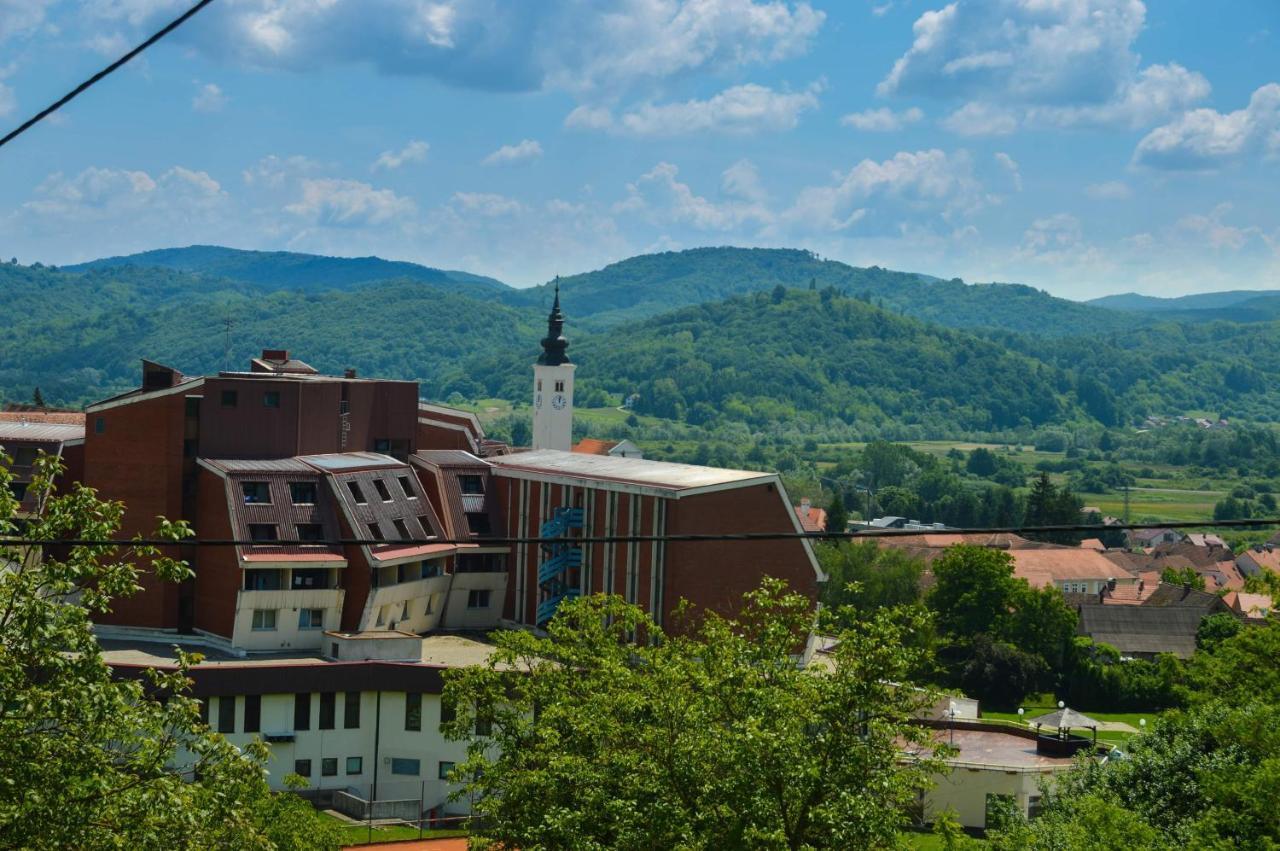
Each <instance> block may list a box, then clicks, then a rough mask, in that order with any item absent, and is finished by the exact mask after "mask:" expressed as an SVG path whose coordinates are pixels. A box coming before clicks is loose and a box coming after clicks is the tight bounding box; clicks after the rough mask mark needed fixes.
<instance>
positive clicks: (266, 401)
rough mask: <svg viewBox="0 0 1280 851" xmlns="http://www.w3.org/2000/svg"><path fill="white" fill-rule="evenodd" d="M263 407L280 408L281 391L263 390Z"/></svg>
mask: <svg viewBox="0 0 1280 851" xmlns="http://www.w3.org/2000/svg"><path fill="white" fill-rule="evenodd" d="M262 407H264V408H278V407H280V391H279V390H265V391H263V393H262Z"/></svg>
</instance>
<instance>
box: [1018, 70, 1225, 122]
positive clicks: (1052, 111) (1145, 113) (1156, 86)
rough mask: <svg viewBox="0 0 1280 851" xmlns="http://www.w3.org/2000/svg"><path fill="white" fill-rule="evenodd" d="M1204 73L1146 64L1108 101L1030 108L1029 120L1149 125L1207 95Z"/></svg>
mask: <svg viewBox="0 0 1280 851" xmlns="http://www.w3.org/2000/svg"><path fill="white" fill-rule="evenodd" d="M1209 92H1210V86H1209V81H1208V80H1206V79H1205V78H1204V75H1202V74H1200V73H1197V72H1195V71H1188V70H1187V69H1186V68H1183V67H1182V66H1181V65H1178V64H1176V63H1170V64H1168V65H1149V66H1147V67H1146V68H1144V69H1142V72H1141V73H1139V74H1138V75H1137V77H1135V78H1134V79H1132V80H1130V81H1125V82H1123V83H1122V84H1121V86H1120V88H1119V89H1118V90H1117V92H1116V95H1115V97H1114V98H1112V99H1111V100H1109V101H1107V102H1105V103H1101V104H1089V105H1084V106H1046V107H1037V108H1033V109H1032V110H1031V111H1030V115H1029V117H1030V119H1031V120H1032V121H1036V122H1043V123H1045V124H1050V125H1054V126H1058V127H1074V126H1081V125H1084V126H1119V127H1129V128H1133V129H1136V128H1139V127H1150V126H1151V125H1152V124H1154V123H1155V122H1157V121H1162V120H1164V119H1165V118H1168V117H1169V116H1171V115H1176V114H1177V113H1179V112H1181V111H1182V110H1185V109H1187V108H1188V107H1190V106H1191V105H1193V104H1195V103H1198V102H1199V101H1202V100H1204V99H1205V98H1206V97H1208V96H1209Z"/></svg>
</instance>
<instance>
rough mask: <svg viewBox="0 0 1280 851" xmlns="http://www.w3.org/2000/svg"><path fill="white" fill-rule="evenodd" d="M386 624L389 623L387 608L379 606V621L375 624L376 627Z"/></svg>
mask: <svg viewBox="0 0 1280 851" xmlns="http://www.w3.org/2000/svg"><path fill="white" fill-rule="evenodd" d="M386 622H387V607H386V606H379V607H378V619H377V620H376V621H375V622H374V626H382V625H383V624H384V623H386Z"/></svg>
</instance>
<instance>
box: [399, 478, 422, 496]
mask: <svg viewBox="0 0 1280 851" xmlns="http://www.w3.org/2000/svg"><path fill="white" fill-rule="evenodd" d="M400 490H402V491H404V495H405V496H406V497H407V498H409V499H417V498H418V495H417V494H416V493H414V492H413V485H412V484H410V482H409V477H408V476H401V477H400Z"/></svg>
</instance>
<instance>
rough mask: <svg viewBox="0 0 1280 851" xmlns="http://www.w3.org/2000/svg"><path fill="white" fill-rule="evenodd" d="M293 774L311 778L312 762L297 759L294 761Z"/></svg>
mask: <svg viewBox="0 0 1280 851" xmlns="http://www.w3.org/2000/svg"><path fill="white" fill-rule="evenodd" d="M293 773H294V774H297V775H298V776H300V777H310V776H311V760H309V759H295V760H294V761H293Z"/></svg>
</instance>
